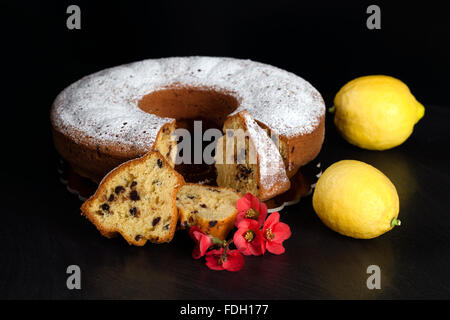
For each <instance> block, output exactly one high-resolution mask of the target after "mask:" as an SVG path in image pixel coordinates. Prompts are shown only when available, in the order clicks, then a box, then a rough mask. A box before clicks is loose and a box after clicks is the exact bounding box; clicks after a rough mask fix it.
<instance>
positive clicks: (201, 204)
mask: <svg viewBox="0 0 450 320" xmlns="http://www.w3.org/2000/svg"><path fill="white" fill-rule="evenodd" d="M200 207H202V208H208V206H207V205H206V204H204V203H200Z"/></svg>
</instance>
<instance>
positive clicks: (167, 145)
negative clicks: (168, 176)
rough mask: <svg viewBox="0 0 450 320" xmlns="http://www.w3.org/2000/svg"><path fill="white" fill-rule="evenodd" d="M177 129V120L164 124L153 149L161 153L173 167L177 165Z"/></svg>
mask: <svg viewBox="0 0 450 320" xmlns="http://www.w3.org/2000/svg"><path fill="white" fill-rule="evenodd" d="M175 129H176V126H175V121H172V122H169V123H166V124H165V125H163V126H162V127H161V129H160V130H159V132H158V135H157V136H156V140H155V144H154V145H153V148H152V150H154V151H158V152H159V153H161V154H162V155H163V157H164V158H165V159H166V160H167V162H168V163H169V164H170V166H171V167H172V168H174V167H175V160H176V155H177V137H176V134H175Z"/></svg>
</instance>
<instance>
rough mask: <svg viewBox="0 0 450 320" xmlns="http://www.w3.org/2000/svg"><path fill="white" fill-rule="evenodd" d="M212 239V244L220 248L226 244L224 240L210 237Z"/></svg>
mask: <svg viewBox="0 0 450 320" xmlns="http://www.w3.org/2000/svg"><path fill="white" fill-rule="evenodd" d="M210 237H211V239H212V242H213V244H220V245H221V246H222V247H223V246H225V244H226V242H225V240H220V239H219V238H216V237H213V236H210Z"/></svg>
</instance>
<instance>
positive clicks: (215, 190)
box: [208, 188, 220, 193]
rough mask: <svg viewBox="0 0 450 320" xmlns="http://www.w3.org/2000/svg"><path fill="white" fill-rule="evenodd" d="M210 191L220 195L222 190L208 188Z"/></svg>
mask: <svg viewBox="0 0 450 320" xmlns="http://www.w3.org/2000/svg"><path fill="white" fill-rule="evenodd" d="M208 190H209V191H212V192H217V193H220V190H217V189H212V188H208Z"/></svg>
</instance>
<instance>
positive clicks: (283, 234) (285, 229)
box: [272, 222, 291, 242]
mask: <svg viewBox="0 0 450 320" xmlns="http://www.w3.org/2000/svg"><path fill="white" fill-rule="evenodd" d="M272 234H273V235H274V240H275V241H276V242H283V241H284V240H286V239H289V238H290V237H291V228H290V227H289V226H288V225H287V224H286V223H283V222H279V223H277V224H276V225H274V226H273V228H272Z"/></svg>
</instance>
